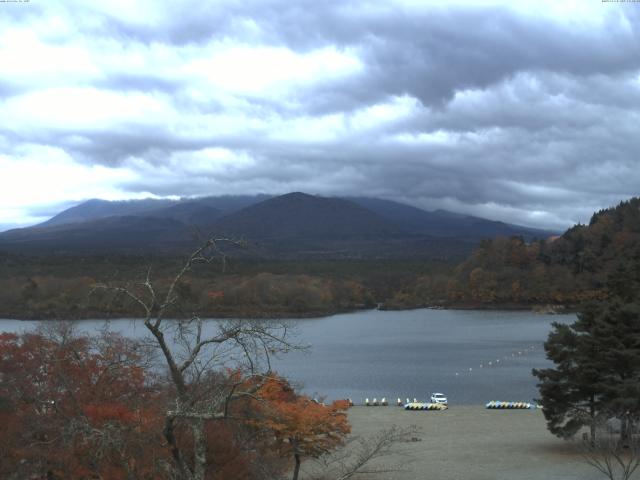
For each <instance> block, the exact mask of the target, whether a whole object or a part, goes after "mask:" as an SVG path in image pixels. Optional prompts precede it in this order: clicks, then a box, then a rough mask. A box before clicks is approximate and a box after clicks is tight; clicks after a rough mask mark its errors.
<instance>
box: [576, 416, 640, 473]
mask: <svg viewBox="0 0 640 480" xmlns="http://www.w3.org/2000/svg"><path fill="white" fill-rule="evenodd" d="M621 428H626V427H624V426H621ZM596 429H597V430H598V432H597V435H596V437H595V440H594V439H590V438H589V436H585V437H584V438H583V439H582V442H581V444H580V453H581V454H582V458H583V459H584V461H585V462H586V463H587V464H588V465H591V466H592V467H593V468H595V469H596V470H598V471H599V472H601V473H602V474H603V475H604V476H605V477H606V478H608V479H609V480H628V479H629V478H631V477H632V475H633V474H634V472H635V471H636V470H637V469H638V467H639V466H640V439H638V438H637V436H636V435H634V434H633V433H629V434H628V435H626V436H625V440H624V441H622V440H621V437H620V434H619V433H618V432H616V431H614V428H612V426H611V423H610V422H604V423H601V424H598V425H597V426H596ZM585 435H586V434H585Z"/></svg>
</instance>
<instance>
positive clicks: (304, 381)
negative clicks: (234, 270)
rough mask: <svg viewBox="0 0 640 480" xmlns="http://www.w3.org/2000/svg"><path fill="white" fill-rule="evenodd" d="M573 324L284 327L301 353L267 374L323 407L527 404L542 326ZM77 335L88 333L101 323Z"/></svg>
mask: <svg viewBox="0 0 640 480" xmlns="http://www.w3.org/2000/svg"><path fill="white" fill-rule="evenodd" d="M574 320H575V315H573V314H571V315H540V314H535V313H531V312H513V311H486V310H483V311H478V310H430V309H419V310H405V311H378V310H369V311H360V312H355V313H349V314H341V315H333V316H330V317H323V318H314V319H302V320H292V321H291V322H292V323H295V324H296V325H297V336H298V339H299V341H300V342H301V343H305V344H308V345H310V349H309V350H308V351H307V352H294V353H290V354H288V355H285V356H283V357H281V358H278V359H275V360H274V361H273V362H272V364H273V365H274V368H275V370H277V371H278V372H279V373H281V374H283V375H285V376H287V377H288V378H290V379H291V380H292V381H293V382H295V383H297V384H299V385H300V386H301V388H302V389H303V390H304V391H305V392H306V393H309V394H310V395H312V396H314V397H325V398H327V399H328V400H333V399H338V398H352V399H353V400H354V401H355V402H356V403H361V402H362V401H363V400H364V399H365V398H367V397H368V398H369V399H372V398H374V397H376V398H378V399H380V398H382V397H386V398H387V399H389V400H390V401H391V402H395V400H396V398H397V397H400V398H402V399H405V398H406V397H409V398H410V399H413V398H414V397H415V398H417V399H419V400H425V399H428V397H429V396H430V394H431V393H432V392H442V393H444V394H445V395H447V396H448V397H449V403H450V404H466V405H472V404H484V403H486V402H487V401H489V400H507V401H531V400H532V399H533V398H535V397H536V396H537V390H536V387H535V385H536V379H535V378H534V377H533V376H532V375H531V369H532V368H544V367H547V366H549V365H550V363H549V362H548V361H547V360H546V359H545V356H544V350H543V342H544V341H545V340H546V338H547V335H548V333H549V329H550V325H551V322H554V321H558V322H562V323H566V322H572V321H574ZM213 321H215V320H212V322H213ZM37 323H38V322H22V321H18V320H0V331H14V332H15V331H20V330H25V329H26V330H28V329H31V328H34V326H35V325H37ZM78 325H79V326H80V328H81V329H82V330H85V331H92V330H94V329H97V328H99V327H101V326H103V325H104V321H101V320H84V321H80V322H78ZM110 325H111V328H112V329H113V330H117V331H119V332H121V333H124V334H126V335H130V336H136V337H138V336H140V335H143V334H144V333H145V330H144V327H143V326H142V325H141V323H140V322H139V321H132V320H125V319H123V320H111V321H110Z"/></svg>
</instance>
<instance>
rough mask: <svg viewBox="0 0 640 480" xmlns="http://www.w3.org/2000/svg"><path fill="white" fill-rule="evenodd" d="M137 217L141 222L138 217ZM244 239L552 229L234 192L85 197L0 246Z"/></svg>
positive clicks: (365, 203)
mask: <svg viewBox="0 0 640 480" xmlns="http://www.w3.org/2000/svg"><path fill="white" fill-rule="evenodd" d="M136 219H137V220H136ZM194 227H195V228H196V229H197V230H198V231H199V232H202V234H203V235H208V234H215V235H222V236H227V237H234V238H244V239H247V240H248V241H250V242H251V244H252V246H253V250H252V252H253V253H255V254H259V255H263V256H286V257H291V256H293V257H295V258H300V257H317V256H323V257H327V256H330V257H331V256H332V257H334V258H361V257H380V258H389V257H399V256H404V257H406V258H408V257H413V256H417V257H425V256H427V257H431V258H433V257H437V258H451V257H459V256H463V255H466V254H468V253H470V252H471V250H472V249H473V248H474V246H476V245H477V244H478V242H479V241H480V240H481V239H483V238H492V237H494V236H496V235H520V236H522V237H523V238H524V239H525V240H529V239H530V238H532V237H538V238H540V237H543V238H544V237H547V236H549V232H545V231H536V230H533V229H527V228H525V227H518V226H514V225H507V224H504V223H501V222H493V221H490V220H485V219H481V218H477V217H470V216H465V215H458V214H454V213H451V212H444V211H438V212H426V211H424V210H421V209H419V208H416V207H412V206H409V205H404V204H400V203H396V202H392V201H388V200H380V199H374V198H352V199H342V198H325V197H319V196H312V195H307V194H304V193H291V194H286V195H282V196H279V197H268V196H265V195H262V196H231V197H205V198H195V199H182V200H179V201H174V200H166V201H165V200H152V199H151V200H150V199H147V200H139V201H128V202H105V201H102V200H91V201H88V202H85V203H83V204H81V205H78V206H76V207H73V208H71V209H69V210H66V211H64V212H61V213H60V214H59V215H56V216H55V217H54V218H52V219H51V220H50V221H48V222H45V223H44V224H41V225H39V226H36V227H31V228H23V229H17V230H12V231H8V232H4V233H0V249H4V250H11V251H20V250H25V251H26V250H29V251H33V250H39V251H73V250H78V251H87V250H91V249H93V250H101V251H110V250H113V251H122V250H130V251H137V250H146V249H153V248H156V249H160V250H170V249H176V250H180V249H182V250H183V251H184V250H186V249H188V248H190V247H191V246H192V245H193V243H192V242H191V236H190V234H188V233H187V232H193V231H194Z"/></svg>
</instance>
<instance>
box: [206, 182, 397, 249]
mask: <svg viewBox="0 0 640 480" xmlns="http://www.w3.org/2000/svg"><path fill="white" fill-rule="evenodd" d="M214 227H215V229H216V230H219V231H222V232H225V233H228V234H232V235H242V236H244V237H247V238H253V239H279V238H319V239H324V238H340V239H349V238H378V237H386V236H393V235H401V234H403V233H404V232H402V230H401V229H400V228H398V227H397V226H395V225H394V224H392V223H391V222H388V221H387V220H385V219H384V218H382V217H380V216H379V215H377V214H375V213H373V212H371V211H370V210H367V209H365V208H363V207H361V206H359V205H356V204H355V203H353V202H349V201H347V200H342V199H339V198H323V197H316V196H312V195H307V194H304V193H289V194H286V195H281V196H279V197H275V198H272V199H269V200H265V201H264V202H260V203H258V204H256V205H252V206H249V207H247V208H244V209H242V210H240V211H239V212H236V213H234V214H231V215H228V216H226V217H224V218H222V219H220V221H218V222H217V223H216V224H215V226H214Z"/></svg>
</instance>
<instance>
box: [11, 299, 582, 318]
mask: <svg viewBox="0 0 640 480" xmlns="http://www.w3.org/2000/svg"><path fill="white" fill-rule="evenodd" d="M371 310H380V311H387V312H402V311H411V310H479V311H487V310H496V311H515V312H523V311H530V312H534V313H539V314H541V315H546V314H549V315H562V314H569V313H575V312H577V311H578V309H577V308H576V307H575V306H566V305H564V306H563V305H541V304H530V305H527V304H496V305H488V304H468V303H465V304H459V305H454V304H451V305H421V306H415V307H407V308H386V307H382V308H341V309H327V310H315V311H308V312H288V311H286V312H283V311H280V312H274V313H272V314H266V315H265V314H264V312H259V313H258V312H256V313H254V314H251V313H249V314H247V313H246V312H240V314H239V313H234V312H230V311H209V312H204V313H202V314H201V315H200V318H202V319H209V318H216V319H231V318H235V319H246V320H248V319H253V320H295V319H313V318H323V317H331V316H334V315H339V314H343V313H356V312H365V311H371ZM243 313H244V314H243ZM97 318H99V319H106V320H116V319H122V318H143V317H141V316H138V312H129V313H127V312H104V311H99V310H91V311H88V312H81V313H79V312H77V311H75V312H71V311H70V312H63V313H62V314H61V313H60V312H59V311H56V312H53V311H45V312H29V313H27V314H21V315H15V312H2V311H0V319H3V320H18V321H55V320H74V321H76V320H77V321H81V320H95V319H97ZM171 318H174V319H176V320H183V319H187V318H191V315H184V316H181V315H173V316H172V317H171Z"/></svg>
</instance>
